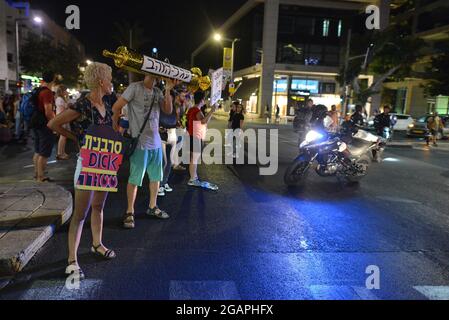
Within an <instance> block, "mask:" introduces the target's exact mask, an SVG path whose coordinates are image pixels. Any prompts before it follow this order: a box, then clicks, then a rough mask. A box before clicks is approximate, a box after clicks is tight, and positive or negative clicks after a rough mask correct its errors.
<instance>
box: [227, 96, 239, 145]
mask: <svg viewBox="0 0 449 320" xmlns="http://www.w3.org/2000/svg"><path fill="white" fill-rule="evenodd" d="M238 105H239V102H238V101H234V102H233V103H232V104H231V110H230V111H229V119H228V129H232V119H233V118H234V114H235V112H236V111H237V106H238ZM232 139H233V138H232V132H230V131H229V132H228V134H227V137H226V138H225V141H229V142H230V143H225V147H231V146H232V141H231V140H232Z"/></svg>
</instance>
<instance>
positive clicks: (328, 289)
mask: <svg viewBox="0 0 449 320" xmlns="http://www.w3.org/2000/svg"><path fill="white" fill-rule="evenodd" d="M309 290H310V292H311V293H312V296H313V298H314V299H315V300H379V298H377V296H376V295H375V294H374V293H373V292H372V290H368V289H366V288H363V287H351V286H321V285H318V286H310V287H309Z"/></svg>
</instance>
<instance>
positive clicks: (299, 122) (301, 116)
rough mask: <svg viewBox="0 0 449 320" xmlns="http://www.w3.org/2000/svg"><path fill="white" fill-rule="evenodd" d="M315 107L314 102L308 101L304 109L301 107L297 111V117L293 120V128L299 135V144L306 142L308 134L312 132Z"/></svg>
mask: <svg viewBox="0 0 449 320" xmlns="http://www.w3.org/2000/svg"><path fill="white" fill-rule="evenodd" d="M313 106H314V104H313V100H312V99H308V100H307V102H306V105H305V106H304V107H300V108H298V109H297V110H296V116H295V119H294V120H293V128H294V130H295V132H296V133H298V135H299V143H302V142H303V141H304V139H305V136H306V134H307V132H308V131H309V130H310V122H311V120H312V116H313V111H312V108H313Z"/></svg>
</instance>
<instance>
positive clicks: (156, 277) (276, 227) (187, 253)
mask: <svg viewBox="0 0 449 320" xmlns="http://www.w3.org/2000/svg"><path fill="white" fill-rule="evenodd" d="M250 126H254V125H250ZM211 127H217V128H223V127H224V123H223V122H219V121H214V122H213V123H212V124H211ZM258 127H262V128H273V127H272V126H264V125H259V126H258ZM295 141H296V139H295V136H294V134H293V133H292V132H291V130H290V128H289V127H285V126H283V127H281V129H280V131H279V152H280V154H279V159H280V165H279V171H278V173H277V174H276V175H275V176H260V175H259V168H258V167H257V166H256V165H240V166H225V165H210V166H202V167H201V168H200V176H201V178H202V179H204V180H209V181H212V182H214V183H217V184H218V185H219V186H220V191H219V192H217V193H214V192H207V191H202V190H198V189H192V188H190V187H188V186H187V185H186V182H187V177H186V176H185V175H176V176H174V178H173V179H172V184H173V187H174V189H175V191H174V192H173V193H172V194H170V195H168V196H167V197H165V198H163V199H160V207H161V208H163V209H165V210H166V211H167V212H169V214H171V219H170V220H168V221H155V220H151V219H148V218H146V217H144V215H143V212H144V211H145V209H146V206H147V205H148V203H147V202H148V191H147V190H146V188H145V189H142V190H140V192H139V196H138V203H137V209H138V210H137V211H138V212H139V217H138V220H137V228H136V229H135V230H132V231H126V230H123V229H121V216H122V215H123V213H124V211H125V210H126V198H125V192H124V187H123V186H124V183H125V182H126V179H122V184H123V186H122V187H121V190H122V191H121V192H120V193H119V194H111V195H110V197H109V200H108V202H107V207H106V209H105V230H104V242H105V244H106V245H107V246H108V247H110V248H112V249H114V250H115V251H116V252H117V255H118V258H117V259H116V260H114V261H110V262H104V261H100V260H98V259H97V258H96V257H94V256H92V255H91V254H90V253H89V248H90V243H91V236H90V231H89V228H88V227H86V228H85V232H84V235H83V240H82V244H81V249H80V253H81V256H80V264H81V266H82V268H83V270H84V272H85V274H86V277H87V279H86V280H85V281H83V282H82V283H81V287H80V289H79V290H68V289H67V288H65V286H64V285H65V278H64V276H63V271H64V268H65V266H66V265H65V263H66V254H67V249H66V243H67V227H63V228H62V229H61V230H60V231H59V232H58V233H57V234H56V235H55V236H54V237H53V238H52V239H51V240H50V241H49V242H48V243H47V245H46V246H45V247H44V248H43V249H42V250H41V251H40V252H38V254H37V255H36V256H35V258H34V259H33V260H32V261H31V262H30V264H29V265H28V266H27V268H26V269H25V270H24V272H23V273H21V274H20V275H19V276H18V277H17V278H16V279H15V281H14V282H13V283H12V284H11V285H10V286H9V287H7V288H6V289H4V290H3V291H0V299H1V298H2V299H155V300H160V299H164V300H165V299H173V300H184V299H199V300H203V299H204V300H209V299H214V300H215V299H219V300H227V299H244V300H247V299H249V300H252V299H263V300H272V299H279V300H301V299H350V300H352V299H370V300H371V299H429V298H430V299H438V298H446V299H449V250H448V245H449V209H448V201H447V199H448V196H447V195H448V191H449V162H448V159H449V151H447V149H444V148H443V149H430V150H424V149H412V148H394V149H389V150H388V151H387V152H386V153H385V158H386V160H387V161H385V162H383V163H382V164H374V165H373V166H372V167H371V168H370V172H369V175H368V176H367V177H366V179H364V180H363V181H362V182H361V184H360V185H359V186H358V187H342V186H341V185H340V184H338V182H337V181H336V180H335V179H333V178H329V179H323V178H320V177H317V176H316V175H315V174H311V175H310V179H309V182H308V184H307V186H306V188H305V189H304V190H289V189H287V188H286V187H285V186H284V184H283V181H282V177H283V173H284V170H285V168H286V166H287V165H288V164H289V162H290V161H291V160H292V159H293V158H294V156H295V155H296V151H297V150H296V147H295ZM28 153H30V150H28V149H26V148H23V149H22V150H21V152H20V153H19V152H17V150H15V149H14V147H3V149H2V150H1V156H0V166H1V167H2V168H3V169H4V168H5V167H8V168H9V169H8V170H2V172H1V173H0V181H7V180H14V179H27V177H28V178H29V176H30V175H32V168H31V169H30V168H25V169H24V168H23V167H25V166H27V165H29V164H30V163H29V162H30V161H28V160H23V159H25V158H24V156H25V155H27V154H28ZM73 164H74V162H73V161H72V162H66V163H64V164H59V163H55V164H51V165H50V172H49V173H50V175H51V176H53V177H55V178H58V181H57V182H58V183H59V184H61V185H64V186H66V187H69V188H70V186H71V183H72V182H71V176H72V173H73V168H72V166H73ZM369 266H375V268H374V269H375V270H377V268H378V270H379V272H380V273H379V275H380V278H379V280H380V289H378V290H368V289H367V288H366V281H367V278H368V277H369V276H370V274H367V273H366V271H367V268H368V267H369Z"/></svg>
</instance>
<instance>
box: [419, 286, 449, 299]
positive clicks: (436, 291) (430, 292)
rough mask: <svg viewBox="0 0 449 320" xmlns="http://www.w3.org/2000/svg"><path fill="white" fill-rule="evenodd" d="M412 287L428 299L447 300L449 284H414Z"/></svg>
mask: <svg viewBox="0 0 449 320" xmlns="http://www.w3.org/2000/svg"><path fill="white" fill-rule="evenodd" d="M413 289H415V290H416V291H418V292H419V293H421V294H422V295H424V296H425V297H426V298H428V299H429V300H449V286H416V287H413Z"/></svg>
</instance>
